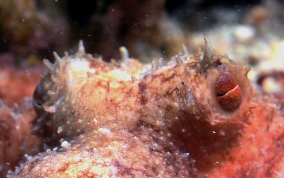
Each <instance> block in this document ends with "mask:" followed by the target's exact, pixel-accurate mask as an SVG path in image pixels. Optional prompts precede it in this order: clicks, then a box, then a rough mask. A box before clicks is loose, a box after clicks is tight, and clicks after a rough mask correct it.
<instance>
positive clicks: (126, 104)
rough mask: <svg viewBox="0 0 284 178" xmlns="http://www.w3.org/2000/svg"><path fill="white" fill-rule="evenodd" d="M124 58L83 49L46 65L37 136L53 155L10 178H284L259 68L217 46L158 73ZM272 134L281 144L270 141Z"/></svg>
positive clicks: (273, 112) (276, 116)
mask: <svg viewBox="0 0 284 178" xmlns="http://www.w3.org/2000/svg"><path fill="white" fill-rule="evenodd" d="M122 52H123V54H124V63H123V64H121V65H118V64H115V63H105V62H103V61H102V60H101V59H94V58H93V57H92V56H91V55H89V54H86V53H85V51H84V48H83V45H82V44H80V45H79V50H78V52H77V53H76V54H75V55H72V56H69V55H68V54H66V55H65V57H63V58H62V59H61V58H60V57H59V56H58V55H57V54H55V57H56V62H55V63H54V64H51V63H49V62H48V61H45V64H46V66H47V67H48V68H49V72H48V73H47V74H46V75H45V76H44V77H43V78H42V81H41V83H40V84H39V85H38V87H37V88H36V91H35V94H34V106H35V109H36V112H37V117H36V118H35V119H34V120H33V126H34V128H33V131H34V133H36V134H38V135H40V136H41V137H42V138H43V139H44V142H45V144H46V145H47V146H49V147H50V148H51V149H52V150H50V149H47V150H46V152H44V153H40V154H38V155H37V156H35V157H32V158H30V159H29V160H28V161H27V162H26V163H25V164H23V165H21V166H20V167H19V168H17V169H16V171H15V172H14V173H10V175H9V176H10V177H104V176H105V177H112V176H116V177H207V176H211V177H220V176H229V177H231V176H236V177H245V176H248V177H251V176H256V177H262V176H277V175H276V174H275V173H276V172H277V171H278V172H280V173H281V172H282V173H283V168H282V167H281V164H282V163H283V154H282V153H283V151H281V150H282V147H283V146H281V145H283V143H282V142H283V141H281V140H283V139H281V138H282V137H283V136H282V137H281V135H282V134H283V126H282V125H281V124H279V122H280V121H281V115H282V114H281V112H279V111H278V110H277V108H276V107H275V106H270V105H269V104H265V103H263V102H262V104H259V103H260V102H259V101H260V100H262V98H260V96H257V95H256V94H253V92H252V87H251V85H250V83H249V81H248V79H247V77H246V75H247V73H248V71H249V68H247V67H243V66H241V65H237V64H235V63H234V62H233V61H232V60H230V59H228V58H227V57H225V56H221V55H217V54H215V53H213V52H212V50H211V47H210V43H209V41H208V39H207V37H205V49H204V53H203V55H202V54H197V55H195V56H193V55H189V54H187V52H186V51H185V54H184V55H182V56H176V57H175V58H173V59H172V60H170V61H169V62H168V63H167V64H165V65H161V66H160V65H156V64H154V65H153V66H152V69H147V68H148V67H147V66H146V65H142V64H140V63H138V62H137V61H135V60H131V59H129V58H128V56H127V55H125V54H126V51H125V49H122ZM222 85H224V86H223V87H222ZM220 98H221V99H220ZM266 102H269V100H267V101H266ZM274 102H275V101H274ZM277 102H279V101H277ZM277 102H276V103H277ZM231 103H235V104H231ZM256 104H259V105H256ZM261 112H262V113H261ZM261 115H263V116H264V115H265V116H264V117H262V116H261ZM282 122H283V121H282ZM270 126H271V127H272V128H274V129H271V128H270ZM275 128H277V129H275ZM270 129H271V130H270ZM252 133H253V134H252ZM266 134H269V135H272V137H270V136H269V137H268V138H266V140H265V141H264V138H265V135H266ZM279 135H280V136H279ZM277 140H279V141H278V142H277ZM276 142H277V143H279V145H280V146H279V145H275V144H272V143H276ZM266 143H269V144H266ZM259 146H260V148H262V149H260V148H259ZM250 149H254V150H250ZM248 150H249V151H248ZM279 151H280V153H281V154H279V153H278V152H279ZM258 167H262V168H263V169H262V170H261V171H260V170H259V169H258Z"/></svg>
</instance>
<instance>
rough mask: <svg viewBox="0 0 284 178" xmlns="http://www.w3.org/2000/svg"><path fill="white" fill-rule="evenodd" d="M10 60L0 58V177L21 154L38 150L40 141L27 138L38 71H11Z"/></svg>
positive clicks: (26, 69)
mask: <svg viewBox="0 0 284 178" xmlns="http://www.w3.org/2000/svg"><path fill="white" fill-rule="evenodd" d="M11 59H12V58H11V56H9V55H1V56H0V62H1V67H0V76H1V77H0V78H1V79H0V167H1V169H0V177H5V175H6V173H7V171H8V170H14V168H15V166H17V165H18V164H19V161H20V160H22V158H23V156H24V155H25V154H28V155H34V154H36V153H38V152H39V151H40V150H41V146H40V145H41V140H40V138H38V137H36V136H35V135H32V134H31V125H30V121H31V120H32V118H33V117H35V112H34V110H33V107H32V100H31V97H32V94H33V91H34V88H35V86H36V85H37V83H38V82H39V80H40V73H41V72H40V70H39V69H35V68H25V69H17V68H15V67H13V65H12V61H11Z"/></svg>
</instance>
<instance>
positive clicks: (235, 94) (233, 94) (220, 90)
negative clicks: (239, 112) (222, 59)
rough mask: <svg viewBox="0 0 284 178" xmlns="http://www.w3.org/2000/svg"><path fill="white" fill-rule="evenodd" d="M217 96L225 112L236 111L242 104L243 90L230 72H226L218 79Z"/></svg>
mask: <svg viewBox="0 0 284 178" xmlns="http://www.w3.org/2000/svg"><path fill="white" fill-rule="evenodd" d="M215 94H216V97H217V101H218V102H219V104H220V107H221V108H222V109H223V110H225V111H234V110H236V109H238V108H239V106H240V105H241V103H242V90H241V88H240V86H239V85H238V83H237V81H236V79H235V78H234V77H233V76H232V75H231V74H230V73H228V72H224V73H222V74H221V75H220V76H219V77H218V79H217V81H216V85H215Z"/></svg>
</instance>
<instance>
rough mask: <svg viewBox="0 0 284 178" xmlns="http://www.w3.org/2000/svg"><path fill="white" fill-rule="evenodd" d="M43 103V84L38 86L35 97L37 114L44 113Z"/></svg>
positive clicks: (34, 104)
mask: <svg viewBox="0 0 284 178" xmlns="http://www.w3.org/2000/svg"><path fill="white" fill-rule="evenodd" d="M42 103H43V92H42V88H41V84H38V85H37V86H36V88H35V91H34V95H33V106H34V109H35V111H36V113H40V112H41V111H42Z"/></svg>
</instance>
